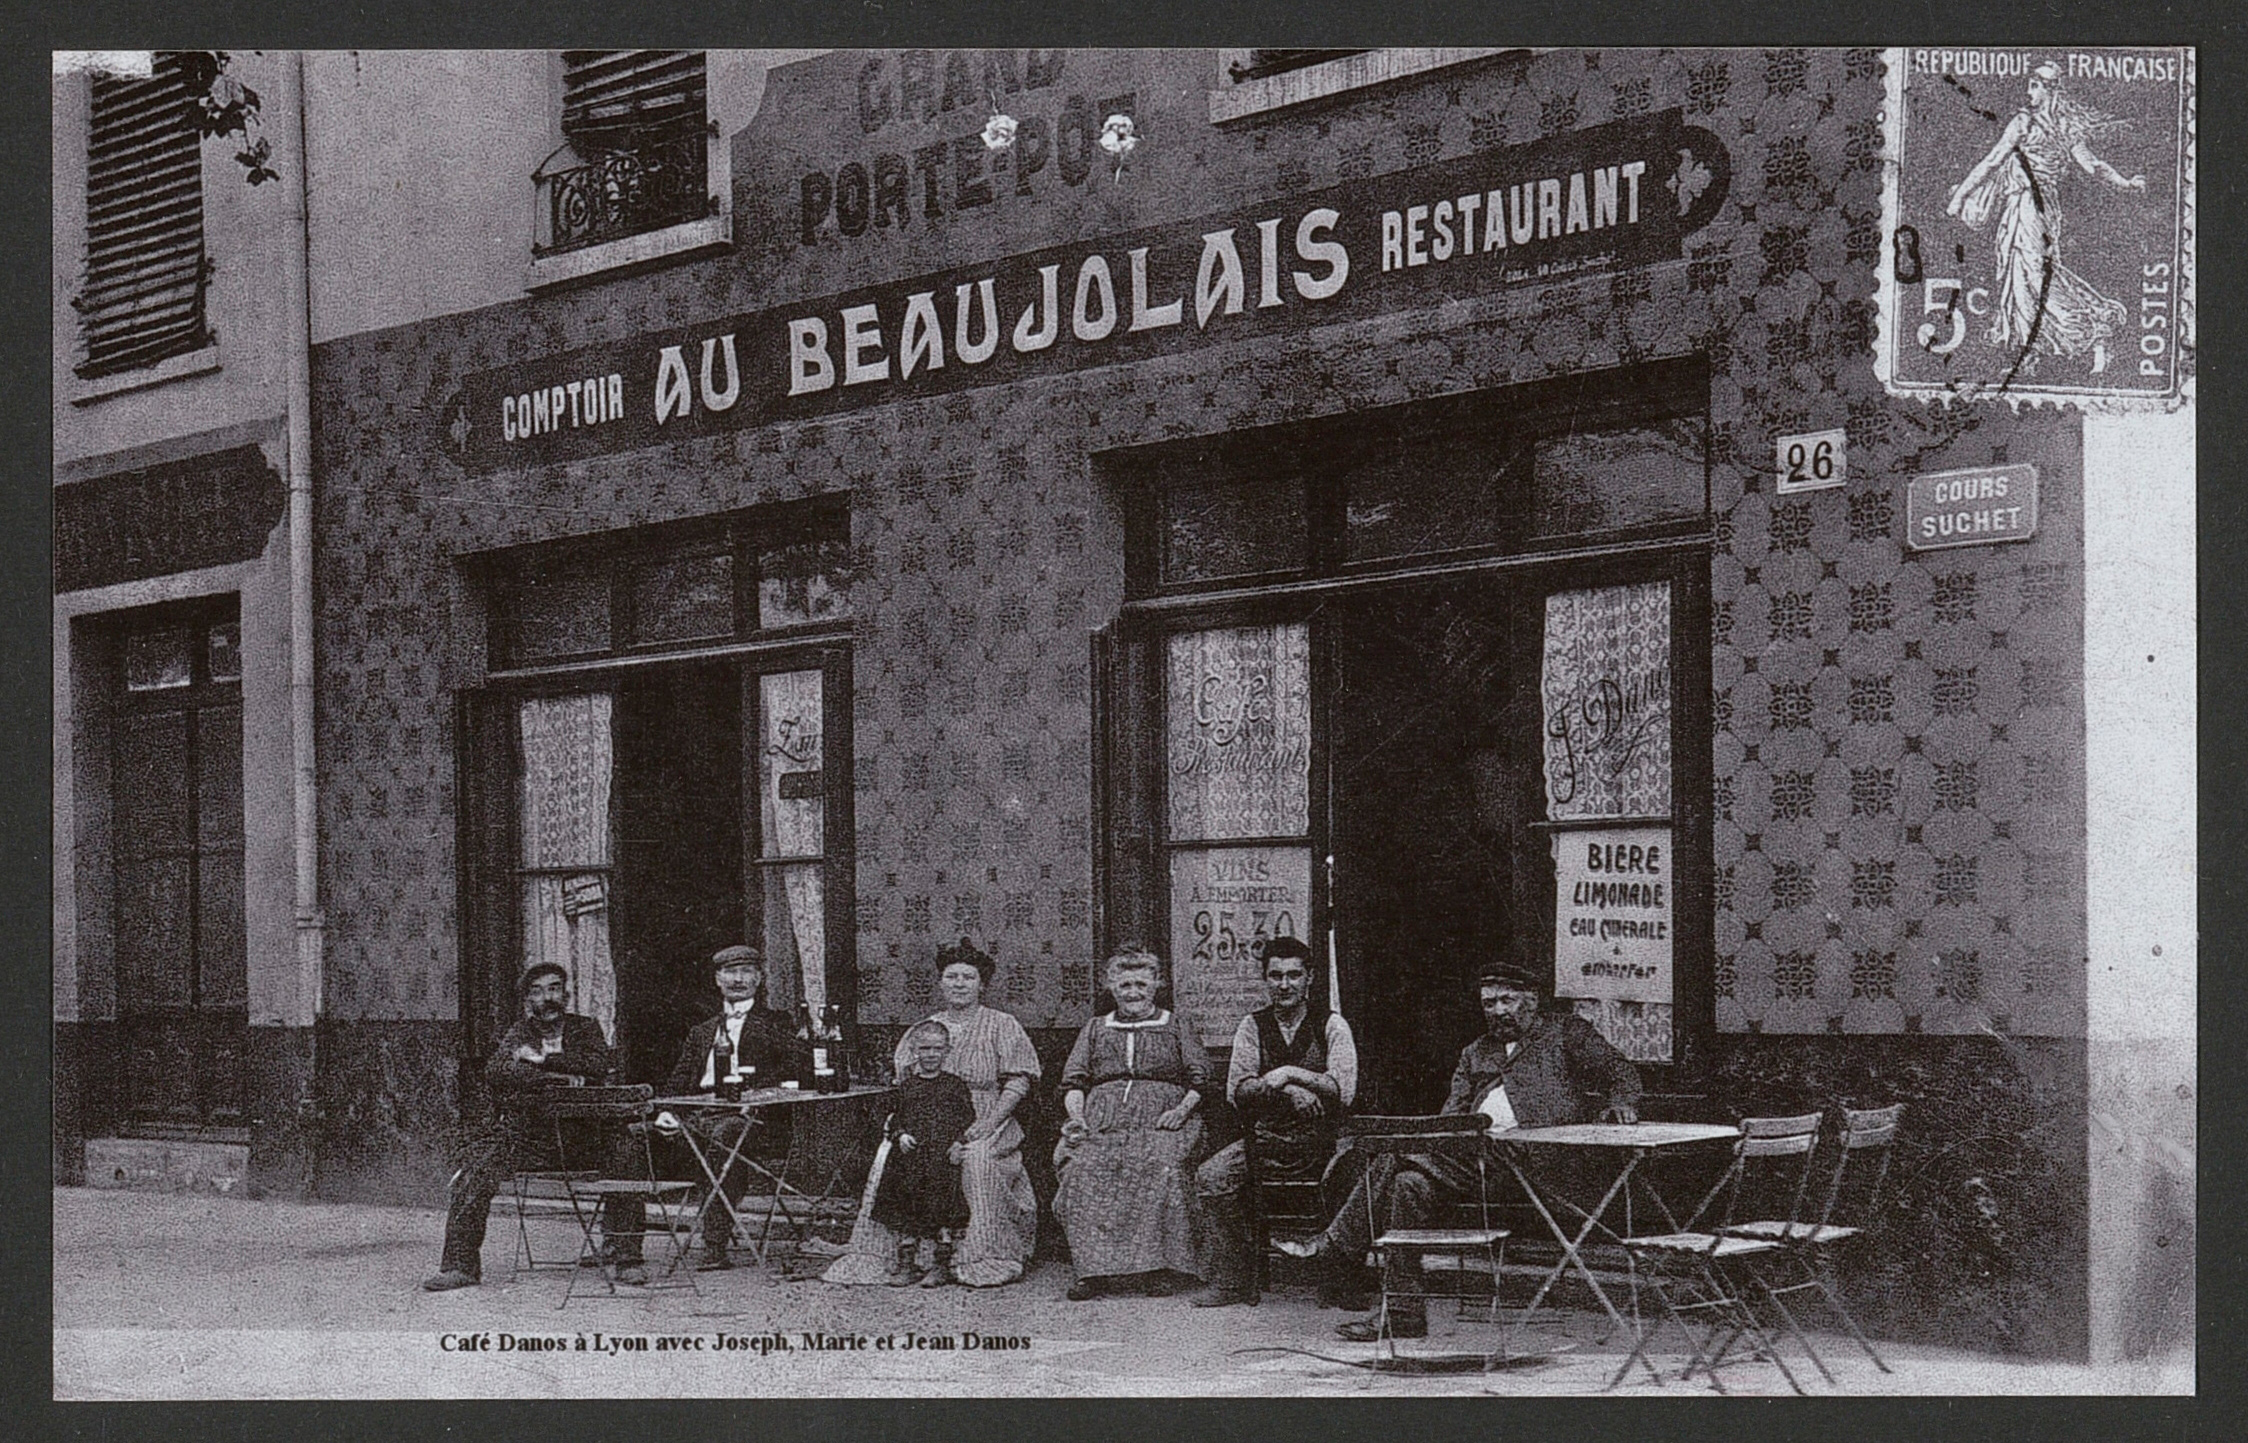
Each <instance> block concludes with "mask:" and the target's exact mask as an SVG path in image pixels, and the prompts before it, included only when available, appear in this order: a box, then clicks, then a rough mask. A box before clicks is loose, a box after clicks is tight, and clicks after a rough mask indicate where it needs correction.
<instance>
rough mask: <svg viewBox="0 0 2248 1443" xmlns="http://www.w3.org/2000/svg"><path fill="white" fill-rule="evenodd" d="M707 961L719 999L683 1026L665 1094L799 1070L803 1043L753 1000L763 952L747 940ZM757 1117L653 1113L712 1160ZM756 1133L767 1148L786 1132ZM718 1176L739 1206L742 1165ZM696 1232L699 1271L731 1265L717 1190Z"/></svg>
mask: <svg viewBox="0 0 2248 1443" xmlns="http://www.w3.org/2000/svg"><path fill="white" fill-rule="evenodd" d="M710 966H711V972H712V976H713V978H714V980H715V981H716V982H717V984H718V996H719V999H720V1000H721V1001H722V1002H723V1003H724V1004H725V1006H724V1008H723V1010H721V1011H720V1012H719V1014H718V1015H717V1016H716V1017H711V1018H707V1019H705V1020H703V1021H701V1022H698V1023H696V1024H695V1025H694V1026H693V1027H691V1028H689V1029H688V1031H687V1040H686V1042H685V1043H684V1044H683V1045H682V1046H681V1047H680V1049H679V1060H678V1061H677V1062H675V1063H673V1064H672V1067H671V1076H669V1077H667V1078H665V1079H664V1085H663V1090H664V1093H665V1095H666V1096H670V1097H680V1096H685V1095H687V1094H689V1093H696V1092H716V1091H717V1090H718V1088H719V1086H720V1085H721V1084H722V1083H726V1082H729V1081H732V1082H739V1083H741V1084H743V1085H744V1086H747V1087H777V1086H779V1085H780V1084H781V1083H783V1082H787V1081H792V1080H795V1079H797V1078H799V1077H800V1076H801V1074H802V1072H803V1068H804V1060H805V1059H804V1045H803V1044H802V1043H800V1042H799V1041H798V1040H797V1037H796V1031H795V1029H794V1028H793V1027H791V1026H790V1025H789V1021H788V1019H787V1018H786V1017H783V1016H782V1015H781V1014H780V1013H778V1012H776V1011H774V1010H773V1009H772V1008H770V1007H761V1006H759V1005H758V1001H759V995H760V994H761V993H762V992H763V991H764V988H765V955H764V954H763V953H762V952H759V951H758V950H757V949H756V948H755V947H750V946H746V945H744V946H733V947H722V948H720V949H719V950H718V951H717V952H716V953H714V954H712V956H711V959H710ZM756 1122H757V1119H755V1118H753V1117H745V1116H743V1115H741V1114H739V1113H731V1112H708V1113H706V1112H695V1113H690V1114H689V1115H688V1116H687V1117H686V1118H685V1119H684V1120H682V1119H680V1118H679V1117H677V1116H675V1115H673V1114H672V1113H670V1112H659V1113H657V1114H656V1130H657V1132H658V1133H659V1134H665V1135H669V1136H671V1137H674V1138H676V1137H677V1136H678V1134H679V1131H680V1129H681V1128H683V1127H687V1128H693V1129H694V1131H695V1137H696V1140H697V1141H698V1142H700V1144H701V1145H702V1150H703V1154H704V1155H705V1156H706V1157H709V1158H711V1159H712V1160H713V1165H715V1164H716V1163H718V1162H722V1161H724V1160H725V1159H726V1158H727V1157H728V1156H730V1155H731V1154H732V1153H733V1150H734V1145H735V1143H736V1141H737V1140H738V1139H739V1138H740V1137H741V1135H742V1133H743V1132H744V1131H746V1130H747V1129H749V1128H750V1127H752V1126H755V1125H756ZM759 1141H760V1142H761V1143H762V1144H763V1147H762V1150H763V1151H766V1152H774V1151H779V1150H782V1149H785V1148H786V1146H787V1139H786V1136H785V1134H783V1133H782V1132H781V1131H780V1129H779V1128H777V1127H776V1128H775V1129H773V1130H772V1132H771V1133H770V1134H769V1135H767V1136H765V1137H763V1138H761V1139H760V1140H759ZM673 1161H674V1165H675V1167H679V1166H681V1165H683V1168H684V1169H687V1170H691V1172H692V1175H694V1176H695V1177H696V1180H697V1181H703V1180H704V1179H703V1178H702V1177H701V1176H700V1174H701V1169H700V1168H699V1167H697V1166H696V1165H695V1163H694V1162H693V1161H692V1160H691V1159H685V1158H678V1157H675V1158H674V1160H673ZM722 1181H723V1183H724V1192H725V1196H726V1199H727V1201H728V1202H729V1203H732V1204H733V1205H735V1206H738V1205H739V1204H740V1202H741V1196H742V1191H743V1189H744V1188H745V1187H746V1186H747V1185H748V1182H749V1178H748V1169H747V1168H744V1167H740V1166H735V1167H731V1168H728V1169H727V1170H726V1173H725V1175H724V1177H723V1179H722ZM702 1239H703V1245H702V1258H701V1261H700V1264H699V1266H700V1267H701V1268H702V1269H703V1270H704V1271H710V1270H713V1269H719V1268H728V1267H731V1266H733V1262H732V1260H731V1258H730V1257H729V1255H728V1253H727V1249H728V1248H729V1247H730V1246H731V1245H732V1243H733V1239H734V1215H733V1211H732V1208H730V1207H729V1206H727V1204H726V1203H721V1202H719V1201H718V1200H717V1199H716V1198H711V1199H707V1200H706V1201H705V1203H704V1206H703V1214H702Z"/></svg>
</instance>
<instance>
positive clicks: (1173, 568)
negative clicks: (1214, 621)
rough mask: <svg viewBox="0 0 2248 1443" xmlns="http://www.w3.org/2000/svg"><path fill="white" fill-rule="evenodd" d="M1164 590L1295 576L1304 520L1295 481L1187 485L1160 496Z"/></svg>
mask: <svg viewBox="0 0 2248 1443" xmlns="http://www.w3.org/2000/svg"><path fill="white" fill-rule="evenodd" d="M1161 505H1162V512H1163V520H1162V527H1163V540H1162V547H1163V561H1162V566H1163V582H1164V584H1165V585H1167V586H1181V585H1195V584H1198V583H1201V582H1206V581H1221V580H1226V579H1231V578H1246V577H1253V576H1269V575H1274V574H1282V573H1287V572H1294V571H1301V570H1302V569H1303V568H1304V564H1305V561H1306V559H1307V557H1308V554H1309V553H1308V548H1307V540H1308V537H1309V535H1310V525H1309V516H1308V513H1307V512H1306V510H1305V505H1304V489H1303V485H1302V483H1301V482H1300V481H1298V482H1294V483H1289V482H1281V483H1278V484H1269V483H1266V482H1263V481H1261V480H1250V481H1229V480H1225V481H1188V482H1182V483H1179V484H1176V485H1171V486H1166V487H1164V488H1163V493H1162V501H1161Z"/></svg>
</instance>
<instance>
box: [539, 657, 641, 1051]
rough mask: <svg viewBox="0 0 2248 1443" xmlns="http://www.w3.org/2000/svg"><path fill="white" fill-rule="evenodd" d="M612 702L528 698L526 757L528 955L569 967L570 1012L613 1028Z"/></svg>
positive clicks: (593, 697) (601, 695)
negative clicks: (611, 888) (610, 922)
mask: <svg viewBox="0 0 2248 1443" xmlns="http://www.w3.org/2000/svg"><path fill="white" fill-rule="evenodd" d="M614 710H615V699H614V698H613V697H612V696H610V694H609V693H607V692H588V693H585V694H582V695H578V696H561V697H528V698H525V699H524V700H523V701H522V702H521V703H520V704H519V706H518V708H517V712H516V724H517V726H518V727H519V728H520V744H521V747H522V757H523V790H522V806H523V813H522V823H521V827H520V830H519V833H518V835H519V836H520V838H521V841H522V862H521V871H520V873H519V875H520V876H521V878H522V897H523V958H522V963H523V965H524V966H525V967H528V966H530V965H531V964H532V963H534V962H559V963H561V964H562V965H563V966H564V967H566V968H568V969H569V973H570V987H571V992H572V996H571V999H570V1010H571V1011H572V1012H578V1013H583V1014H584V1015H585V1016H588V1017H592V1018H595V1019H597V1020H599V1021H600V1023H601V1025H602V1027H603V1029H604V1030H606V1031H608V1032H610V1033H611V1034H612V1035H613V1034H614V1032H615V1030H616V1019H617V972H616V964H615V962H614V960H613V959H612V957H611V956H610V950H609V886H610V828H609V792H610V786H611V782H612V780H613V771H612V769H613V764H614V763H613V758H614V754H615V745H614V739H613V733H612V717H613V715H614Z"/></svg>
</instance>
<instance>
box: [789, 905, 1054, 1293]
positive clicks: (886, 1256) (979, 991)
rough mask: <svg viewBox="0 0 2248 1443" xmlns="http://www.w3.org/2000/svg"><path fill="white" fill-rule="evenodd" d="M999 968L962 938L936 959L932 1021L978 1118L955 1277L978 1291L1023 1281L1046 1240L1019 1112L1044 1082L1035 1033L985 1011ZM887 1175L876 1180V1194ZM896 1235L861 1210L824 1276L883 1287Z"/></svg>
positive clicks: (902, 1052) (906, 1056) (901, 1053)
mask: <svg viewBox="0 0 2248 1443" xmlns="http://www.w3.org/2000/svg"><path fill="white" fill-rule="evenodd" d="M997 965H998V964H997V963H995V962H993V961H992V959H991V958H990V957H988V956H986V955H985V954H984V953H982V952H980V951H978V950H977V949H976V948H975V947H973V946H970V945H969V942H968V939H967V938H965V937H963V938H961V939H960V945H959V946H957V947H946V948H943V949H942V950H940V951H939V952H938V953H937V990H938V992H939V993H940V994H941V995H942V996H943V998H944V1002H945V1005H944V1007H943V1009H942V1010H941V1011H939V1012H937V1013H936V1014H935V1015H934V1016H932V1017H931V1018H930V1019H929V1020H931V1021H933V1022H938V1023H941V1024H943V1026H944V1028H945V1030H946V1031H947V1032H949V1033H951V1034H952V1048H951V1051H950V1052H949V1053H948V1054H947V1056H946V1058H945V1064H944V1070H945V1071H947V1072H949V1073H951V1074H953V1075H954V1076H955V1077H958V1078H959V1079H960V1080H961V1081H963V1082H965V1083H967V1084H968V1095H969V1096H970V1098H972V1099H973V1100H974V1102H975V1107H976V1120H975V1122H974V1123H973V1124H972V1125H971V1126H970V1127H969V1128H968V1130H967V1132H966V1133H964V1134H963V1135H962V1137H961V1141H962V1143H963V1144H964V1148H965V1151H964V1156H963V1158H962V1160H961V1164H960V1185H961V1190H962V1191H963V1192H965V1193H966V1194H967V1196H968V1230H967V1233H966V1235H965V1236H963V1237H962V1238H961V1239H960V1241H959V1244H958V1246H957V1247H956V1248H955V1249H954V1251H953V1256H952V1280H953V1281H955V1282H959V1283H965V1284H966V1285H968V1286H969V1287H973V1288H990V1287H997V1286H999V1285H1000V1284H1002V1283H1011V1282H1014V1281H1015V1280H1016V1279H1017V1278H1020V1277H1021V1276H1022V1275H1023V1268H1024V1266H1025V1265H1026V1264H1027V1263H1028V1262H1029V1261H1030V1255H1031V1252H1032V1250H1033V1249H1034V1248H1035V1247H1036V1246H1037V1244H1038V1199H1037V1196H1036V1195H1035V1194H1034V1193H1032V1192H1031V1190H1030V1174H1029V1173H1027V1172H1025V1171H1024V1170H1023V1159H1022V1146H1023V1130H1022V1124H1021V1123H1020V1122H1018V1121H1016V1120H1015V1110H1016V1109H1017V1108H1018V1107H1020V1106H1021V1105H1022V1102H1023V1099H1024V1098H1026V1097H1028V1096H1030V1089H1031V1087H1032V1086H1033V1085H1034V1084H1035V1083H1036V1082H1037V1081H1038V1077H1039V1066H1038V1054H1037V1052H1036V1051H1034V1050H1033V1049H1032V1048H1031V1045H1030V1034H1028V1033H1026V1032H1024V1031H1023V1025H1022V1024H1021V1023H1020V1022H1017V1021H1016V1020H1015V1019H1014V1017H1012V1016H1011V1015H1009V1014H1008V1013H1005V1012H1001V1011H999V1010H997V1009H996V1008H991V1007H986V1006H984V1005H983V993H984V988H985V987H986V986H987V985H988V984H989V983H990V981H991V974H992V972H993V971H994V970H995V969H996V968H997ZM911 1037H912V1029H908V1030H907V1033H906V1037H905V1038H904V1039H901V1040H900V1041H899V1043H898V1047H897V1053H896V1055H895V1056H894V1057H893V1058H892V1065H893V1067H894V1069H895V1072H896V1075H897V1076H898V1077H900V1078H903V1077H904V1076H905V1074H906V1072H907V1071H908V1070H909V1069H910V1068H911V1067H912V1064H913V1058H912V1055H911V1049H910V1048H909V1047H908V1046H907V1042H908V1041H909V1040H910V1039H911ZM878 1182H879V1179H878V1178H870V1179H868V1181H867V1196H868V1197H869V1198H871V1197H872V1196H873V1195H874V1189H875V1187H876V1185H877V1183H878ZM897 1246H898V1239H897V1236H896V1234H894V1233H892V1232H891V1231H890V1230H889V1229H888V1228H886V1227H883V1226H882V1225H881V1224H880V1223H878V1222H876V1221H874V1219H873V1218H872V1217H870V1216H868V1214H867V1210H866V1208H865V1207H863V1206H862V1207H861V1209H860V1213H859V1221H858V1226H857V1227H856V1228H855V1229H854V1230H853V1231H852V1234H851V1243H850V1248H849V1250H848V1251H847V1252H846V1253H845V1254H844V1255H843V1256H842V1257H840V1258H837V1259H836V1260H835V1262H834V1263H833V1264H831V1265H830V1266H829V1268H828V1270H827V1272H826V1274H825V1275H824V1276H825V1278H826V1281H828V1282H831V1283H882V1282H887V1281H889V1280H890V1278H891V1274H892V1273H893V1271H894V1270H895V1267H896V1259H897Z"/></svg>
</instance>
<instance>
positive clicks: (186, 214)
mask: <svg viewBox="0 0 2248 1443" xmlns="http://www.w3.org/2000/svg"><path fill="white" fill-rule="evenodd" d="M188 103H189V98H188V90H187V84H186V81H185V78H184V74H183V70H182V66H181V62H180V58H179V57H178V56H176V55H170V54H159V55H158V56H157V57H156V60H155V64H154V67H153V71H152V73H151V74H150V75H149V76H148V77H147V78H146V79H130V78H124V77H116V76H106V75H97V76H95V77H94V81H93V124H92V128H91V133H90V138H89V141H88V148H87V164H86V271H85V283H84V286H83V288H82V289H81V290H80V291H79V293H78V294H77V295H76V296H75V297H73V298H72V300H71V305H72V306H73V307H74V308H75V309H76V310H77V312H78V315H79V338H80V342H81V346H82V349H83V352H84V354H83V356H82V357H81V359H80V360H79V363H78V367H77V370H78V374H79V375H80V376H84V377H89V378H91V377H96V376H108V375H114V374H116V373H118V372H122V371H131V370H137V369H139V368H141V367H144V366H151V365H154V364H155V363H156V362H158V361H161V360H163V359H164V358H166V357H167V356H176V355H181V354H183V353H185V352H188V351H195V350H200V349H202V348H203V347H204V346H206V345H208V344H209V343H210V339H211V335H210V327H209V325H208V322H207V319H206V316H205V312H204V293H205V289H206V287H207V285H208V283H209V281H210V264H209V261H208V259H207V257H206V255H205V253H204V248H203V143H202V139H201V136H200V135H199V133H198V132H197V130H196V129H195V127H194V125H193V124H192V123H191V122H190V118H189V115H188V110H187V107H188Z"/></svg>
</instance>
